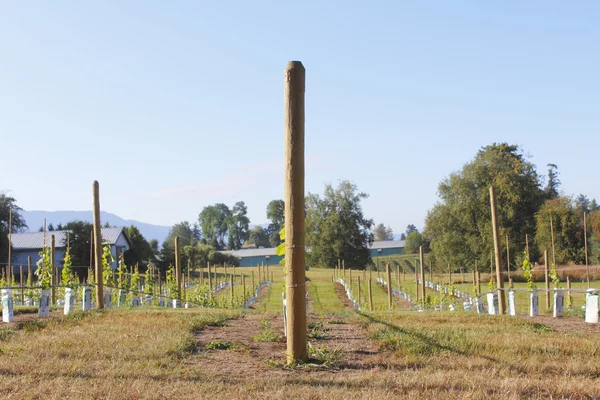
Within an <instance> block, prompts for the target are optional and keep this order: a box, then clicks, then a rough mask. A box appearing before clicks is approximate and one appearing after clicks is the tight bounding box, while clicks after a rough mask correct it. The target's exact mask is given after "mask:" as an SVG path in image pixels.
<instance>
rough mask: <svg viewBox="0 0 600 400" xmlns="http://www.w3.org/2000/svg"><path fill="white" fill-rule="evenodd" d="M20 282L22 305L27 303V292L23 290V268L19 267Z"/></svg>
mask: <svg viewBox="0 0 600 400" xmlns="http://www.w3.org/2000/svg"><path fill="white" fill-rule="evenodd" d="M19 282H20V283H21V305H23V303H24V302H25V290H24V289H23V266H22V265H19Z"/></svg>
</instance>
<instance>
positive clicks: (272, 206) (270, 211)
mask: <svg viewBox="0 0 600 400" xmlns="http://www.w3.org/2000/svg"><path fill="white" fill-rule="evenodd" d="M284 213H285V203H284V201H283V200H271V201H270V202H269V204H268V205H267V218H268V219H269V221H271V223H270V224H269V227H268V228H267V233H268V235H269V238H270V239H269V241H270V243H271V246H272V247H277V246H279V244H280V243H281V238H280V237H279V231H281V228H283V222H284V219H285V218H284Z"/></svg>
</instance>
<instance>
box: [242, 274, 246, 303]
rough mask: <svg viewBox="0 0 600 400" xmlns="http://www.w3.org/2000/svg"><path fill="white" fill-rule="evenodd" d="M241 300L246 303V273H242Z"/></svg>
mask: <svg viewBox="0 0 600 400" xmlns="http://www.w3.org/2000/svg"><path fill="white" fill-rule="evenodd" d="M242 301H243V302H244V304H246V275H243V274H242Z"/></svg>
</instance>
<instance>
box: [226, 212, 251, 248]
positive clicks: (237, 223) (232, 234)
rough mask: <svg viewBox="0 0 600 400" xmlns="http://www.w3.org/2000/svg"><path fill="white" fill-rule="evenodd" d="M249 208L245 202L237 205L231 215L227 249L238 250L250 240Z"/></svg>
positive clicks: (228, 219)
mask: <svg viewBox="0 0 600 400" xmlns="http://www.w3.org/2000/svg"><path fill="white" fill-rule="evenodd" d="M247 214H248V208H247V207H246V204H245V203H244V202H243V201H238V202H237V203H235V205H234V206H233V208H232V209H231V215H230V216H229V217H228V218H227V220H226V222H227V247H228V248H229V249H232V250H238V249H239V248H241V247H242V244H243V243H244V242H245V241H246V240H248V235H249V233H248V226H249V225H250V219H249V218H248V216H247Z"/></svg>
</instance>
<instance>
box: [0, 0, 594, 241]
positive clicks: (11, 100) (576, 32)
mask: <svg viewBox="0 0 600 400" xmlns="http://www.w3.org/2000/svg"><path fill="white" fill-rule="evenodd" d="M284 3H286V4H284ZM295 4H297V6H292V2H280V1H268V2H267V1H238V2H232V1H213V2H201V1H176V2H165V1H97V2H82V1H69V2H67V1H66V2H60V3H57V2H47V1H38V2H36V1H27V2H25V1H17V2H3V3H2V4H1V5H0V159H1V160H2V169H1V170H2V172H0V190H4V191H9V193H10V194H12V195H13V196H14V197H16V198H17V200H18V203H19V204H20V205H21V206H22V207H23V208H25V209H29V210H34V209H44V210H85V209H91V204H92V197H91V187H92V181H93V180H94V179H97V180H98V181H99V182H100V185H101V195H102V199H101V204H102V208H103V209H104V210H106V211H110V212H113V213H116V214H118V215H120V216H122V217H125V218H131V219H137V220H142V221H145V222H149V223H157V224H165V225H171V224H173V223H176V222H179V221H181V220H190V221H195V220H196V219H197V215H198V213H199V212H200V211H201V210H202V208H203V207H204V206H206V205H209V204H213V203H216V202H224V203H227V204H229V205H233V203H234V202H235V201H237V200H243V201H245V202H246V204H247V205H248V209H249V217H250V219H251V221H252V223H264V222H266V217H265V208H266V205H267V203H268V202H269V201H270V200H271V199H275V198H281V197H282V195H283V174H282V171H283V70H284V67H285V65H286V63H287V61H288V60H301V61H302V62H303V63H304V65H305V67H306V70H307V87H306V104H307V106H306V107H307V109H306V160H307V171H306V188H307V191H310V192H318V193H321V192H322V190H323V186H324V184H325V183H327V182H332V183H336V182H337V181H338V180H339V179H349V180H351V181H353V182H355V183H356V184H357V185H358V187H359V188H360V189H361V190H363V191H365V192H367V193H369V194H370V198H369V199H368V200H367V201H365V202H364V211H365V213H366V215H367V216H369V217H371V218H373V219H374V220H375V222H383V223H385V224H386V225H391V226H392V228H393V229H394V231H395V232H397V233H400V232H402V231H404V229H405V227H406V225H407V224H409V223H413V224H415V225H417V226H418V227H422V226H423V219H424V217H425V215H426V212H427V210H428V209H430V208H431V207H432V205H433V204H434V202H435V201H436V198H437V197H436V190H437V185H438V183H439V182H440V180H442V179H443V178H444V177H445V176H447V175H448V174H449V173H450V172H452V171H455V170H458V169H460V168H461V166H462V165H463V164H464V163H465V162H467V161H469V160H470V159H471V158H472V157H473V156H474V155H475V153H476V151H477V150H478V149H479V148H480V147H481V146H484V145H486V144H490V143H492V142H501V141H507V142H509V143H515V144H519V145H522V146H523V148H524V149H525V150H526V151H527V152H528V153H530V154H531V155H532V161H533V162H534V163H535V164H537V166H538V169H539V171H540V172H542V173H545V171H546V164H547V163H555V164H557V165H558V167H559V172H560V179H561V180H562V182H563V186H562V189H563V191H564V192H565V193H566V194H576V193H580V192H583V193H586V194H587V195H588V196H590V197H596V198H598V199H600V188H599V186H598V179H597V176H598V174H597V172H596V171H597V161H596V153H597V151H598V149H600V135H599V132H598V131H599V128H600V23H598V21H600V2H597V1H577V2H565V1H527V2H522V1H487V2H482V1H437V2H436V1H431V2H426V1H423V2H416V1H413V2H401V1H387V2H384V1H370V2H367V1H364V2H355V1H304V2H295Z"/></svg>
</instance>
